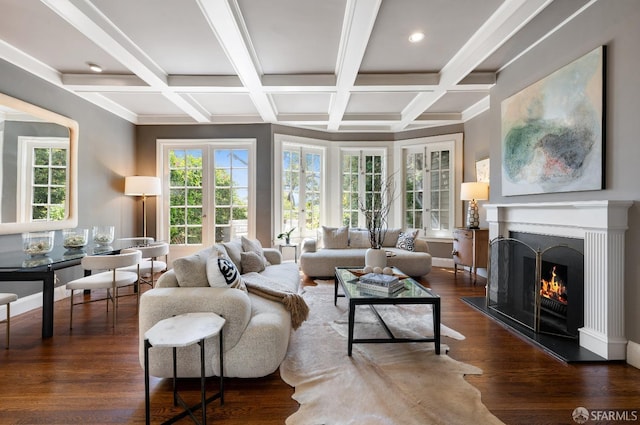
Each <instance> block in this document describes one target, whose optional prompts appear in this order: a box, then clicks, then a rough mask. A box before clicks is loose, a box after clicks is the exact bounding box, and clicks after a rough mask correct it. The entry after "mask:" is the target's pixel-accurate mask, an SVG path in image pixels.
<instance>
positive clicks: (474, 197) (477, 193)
mask: <svg viewBox="0 0 640 425" xmlns="http://www.w3.org/2000/svg"><path fill="white" fill-rule="evenodd" d="M460 199H461V200H463V201H469V209H468V211H467V229H479V228H480V214H479V213H478V204H477V202H476V201H484V200H486V199H489V184H488V183H483V182H469V183H462V185H461V186H460Z"/></svg>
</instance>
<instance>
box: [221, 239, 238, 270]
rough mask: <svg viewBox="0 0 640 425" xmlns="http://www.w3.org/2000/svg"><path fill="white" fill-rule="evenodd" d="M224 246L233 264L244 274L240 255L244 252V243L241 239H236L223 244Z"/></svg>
mask: <svg viewBox="0 0 640 425" xmlns="http://www.w3.org/2000/svg"><path fill="white" fill-rule="evenodd" d="M222 246H224V249H225V250H226V251H227V256H228V257H229V259H230V260H231V261H233V264H235V265H236V267H237V268H238V270H239V271H240V273H242V259H241V258H240V253H241V252H242V242H241V241H240V239H234V240H232V241H229V242H223V243H222Z"/></svg>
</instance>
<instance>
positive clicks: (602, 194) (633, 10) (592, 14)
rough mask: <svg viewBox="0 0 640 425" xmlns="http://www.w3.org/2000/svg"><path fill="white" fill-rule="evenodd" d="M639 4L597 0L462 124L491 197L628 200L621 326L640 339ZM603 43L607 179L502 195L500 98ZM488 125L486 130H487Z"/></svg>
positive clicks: (506, 73) (501, 79)
mask: <svg viewBox="0 0 640 425" xmlns="http://www.w3.org/2000/svg"><path fill="white" fill-rule="evenodd" d="M638 22H640V7H638V2H637V1H636V0H616V1H599V2H597V3H595V4H594V5H593V6H591V7H590V8H589V9H588V10H587V11H586V12H585V13H583V14H582V15H581V16H579V17H578V18H577V19H575V20H574V21H572V22H570V23H569V24H568V25H566V26H565V27H563V28H562V29H560V30H559V31H557V32H556V33H555V34H553V35H552V36H551V37H549V38H548V39H546V40H545V41H543V42H542V43H541V44H539V45H538V46H536V47H535V48H534V49H532V50H531V51H530V52H528V53H527V54H526V55H524V56H523V57H522V58H520V59H519V60H517V61H516V62H514V63H513V64H512V65H510V66H509V67H508V68H506V69H505V70H503V71H502V72H501V73H500V74H499V75H498V79H497V84H496V86H495V87H494V89H493V90H492V92H491V110H490V112H488V113H485V114H483V115H482V116H480V117H478V118H477V119H475V120H472V121H470V122H468V123H467V124H466V125H465V179H466V177H467V176H469V175H472V173H473V168H471V167H473V164H472V161H473V159H474V158H480V157H482V156H483V155H484V152H486V151H487V149H488V150H489V152H490V156H491V195H490V198H491V203H516V202H554V201H557V202H559V201H567V200H569V201H571V200H576V201H587V200H632V201H636V202H635V203H634V205H633V206H632V207H631V208H630V210H629V230H628V231H627V233H626V258H625V316H626V317H625V318H626V327H627V328H626V334H627V337H628V338H629V339H631V340H632V341H636V342H639V341H640V309H638V307H637V306H638V305H640V261H638V249H639V248H640V203H639V202H638V201H640V189H639V186H638V181H640V167H639V166H638V160H639V159H640V143H639V142H638V137H639V134H640V120H638V117H637V115H638V111H640V77H639V76H638V75H639V74H638V69H640V49H639V48H638V42H639V41H640V25H638ZM600 45H606V46H607V64H606V90H607V93H606V100H605V103H606V117H605V120H606V135H605V137H606V142H605V143H606V162H605V173H606V187H605V189H604V190H602V191H588V192H571V193H556V194H544V195H527V196H510V197H503V196H502V195H501V174H500V169H501V147H500V137H501V136H500V102H501V101H502V100H504V99H505V98H507V97H509V96H511V95H513V94H514V93H517V92H518V91H520V90H522V89H523V88H525V87H527V86H528V85H530V84H532V83H534V82H536V81H538V80H539V79H541V78H543V77H545V76H547V75H549V74H550V73H552V72H553V71H555V70H556V69H558V68H561V67H563V66H564V65H566V64H568V63H570V62H571V61H573V60H574V59H577V58H579V57H581V56H582V55H584V54H586V53H588V52H590V51H591V50H593V49H595V48H596V47H598V46H600ZM487 130H488V133H487Z"/></svg>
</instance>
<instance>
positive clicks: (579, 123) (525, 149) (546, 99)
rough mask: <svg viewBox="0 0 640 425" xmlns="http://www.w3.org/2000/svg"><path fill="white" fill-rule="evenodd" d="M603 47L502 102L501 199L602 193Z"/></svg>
mask: <svg viewBox="0 0 640 425" xmlns="http://www.w3.org/2000/svg"><path fill="white" fill-rule="evenodd" d="M604 65H605V46H600V47H598V48H597V49H595V50H593V51H591V52H590V53H587V54H586V55H584V56H582V57H581V58H579V59H577V60H575V61H573V62H572V63H570V64H568V65H566V66H565V67H563V68H561V69H559V70H557V71H556V72H554V73H552V74H551V75H549V76H547V77H545V78H543V79H542V80H540V81H538V82H536V83H534V84H532V85H531V86H529V87H527V88H525V89H524V90H522V91H520V92H519V93H516V94H515V95H513V96H511V97H510V98H508V99H505V100H504V101H502V195H504V196H510V195H524V194H531V193H552V192H573V191H581V190H600V189H603V188H604V155H603V152H604V149H605V148H604V114H603V110H604V102H603V99H604V96H603V93H604Z"/></svg>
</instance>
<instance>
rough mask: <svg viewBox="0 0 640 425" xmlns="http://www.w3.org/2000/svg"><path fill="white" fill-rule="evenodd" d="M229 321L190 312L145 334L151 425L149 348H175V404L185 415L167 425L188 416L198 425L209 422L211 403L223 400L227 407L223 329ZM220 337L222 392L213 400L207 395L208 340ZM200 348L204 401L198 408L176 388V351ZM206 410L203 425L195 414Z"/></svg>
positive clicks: (147, 407)
mask: <svg viewBox="0 0 640 425" xmlns="http://www.w3.org/2000/svg"><path fill="white" fill-rule="evenodd" d="M224 323H225V320H224V319H223V318H222V317H220V316H218V315H217V314H215V313H186V314H180V315H178V316H173V317H170V318H168V319H164V320H161V321H159V322H158V323H156V324H155V325H153V327H152V328H151V329H149V330H148V331H147V332H145V334H144V338H145V340H144V389H145V415H146V423H147V424H149V423H150V415H149V404H150V403H149V349H150V348H151V347H172V348H173V405H174V406H177V405H178V404H180V405H181V406H182V407H183V408H184V409H185V410H184V412H182V413H180V414H178V415H176V416H174V417H173V418H171V419H169V420H168V421H166V422H164V423H163V424H172V423H174V422H176V421H178V420H180V419H182V418H184V417H186V416H187V415H189V416H191V419H193V421H194V422H195V423H197V424H200V423H201V424H202V425H205V424H206V423H207V408H206V406H207V404H208V403H209V402H211V401H213V400H215V399H217V398H220V405H222V404H224V363H223V351H224V350H223V345H222V328H223V327H224ZM215 335H218V338H219V340H220V389H219V391H218V392H217V393H215V394H213V395H211V396H210V397H209V398H207V396H206V392H205V380H206V377H205V368H204V365H205V356H204V341H205V339H207V338H210V337H213V336H215ZM196 343H197V344H198V345H200V391H201V402H200V403H199V404H196V405H194V406H191V407H189V406H187V404H186V403H185V402H184V400H183V399H182V397H180V395H179V394H178V390H177V388H176V349H177V348H178V347H187V346H189V345H192V344H196ZM198 409H202V422H199V421H198V419H197V418H196V417H195V416H194V412H195V411H196V410H198Z"/></svg>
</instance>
